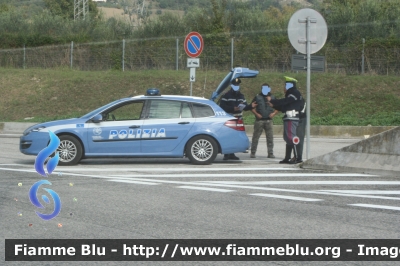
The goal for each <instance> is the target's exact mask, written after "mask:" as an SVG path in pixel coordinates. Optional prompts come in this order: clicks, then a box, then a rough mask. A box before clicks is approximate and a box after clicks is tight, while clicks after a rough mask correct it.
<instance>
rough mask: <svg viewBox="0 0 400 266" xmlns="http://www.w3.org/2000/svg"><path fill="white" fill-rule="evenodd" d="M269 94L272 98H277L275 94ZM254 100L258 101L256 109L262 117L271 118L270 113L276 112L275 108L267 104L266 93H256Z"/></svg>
mask: <svg viewBox="0 0 400 266" xmlns="http://www.w3.org/2000/svg"><path fill="white" fill-rule="evenodd" d="M268 96H271V99H275V96H274V95H271V94H270V93H269V94H268ZM252 102H257V107H256V111H257V113H259V114H260V115H261V116H262V119H267V120H270V119H271V118H270V117H269V115H270V114H271V113H273V112H274V108H272V107H271V106H269V105H268V104H267V101H266V99H265V95H264V94H262V93H260V94H258V95H256V97H254V99H253V101H252Z"/></svg>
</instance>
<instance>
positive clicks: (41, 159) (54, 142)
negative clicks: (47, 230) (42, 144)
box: [29, 131, 61, 220]
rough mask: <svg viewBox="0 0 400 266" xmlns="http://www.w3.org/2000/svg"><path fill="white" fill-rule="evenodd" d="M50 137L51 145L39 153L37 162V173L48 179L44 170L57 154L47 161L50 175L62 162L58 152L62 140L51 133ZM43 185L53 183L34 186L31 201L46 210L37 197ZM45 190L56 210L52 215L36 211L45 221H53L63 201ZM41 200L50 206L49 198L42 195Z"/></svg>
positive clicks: (41, 181)
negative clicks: (59, 162)
mask: <svg viewBox="0 0 400 266" xmlns="http://www.w3.org/2000/svg"><path fill="white" fill-rule="evenodd" d="M49 135H50V142H49V145H48V146H47V147H46V148H44V149H43V150H41V151H40V152H39V154H38V155H37V157H36V160H35V170H36V172H37V173H38V174H40V175H42V176H44V177H47V175H46V172H45V169H44V167H45V163H46V160H47V158H49V157H50V155H52V154H53V153H55V155H54V157H52V158H49V159H48V160H47V164H46V169H47V173H49V174H51V173H52V172H53V171H54V169H55V168H56V166H57V164H58V161H59V160H60V157H59V154H58V152H56V150H57V148H58V146H59V145H60V139H59V138H58V137H57V136H56V135H55V134H54V133H53V132H51V131H49ZM41 185H51V183H50V181H48V180H40V181H38V182H36V183H35V184H33V186H32V187H31V189H30V190H29V199H30V201H31V202H32V204H33V205H35V206H36V207H37V208H40V209H44V208H45V206H43V204H42V203H41V202H40V201H39V199H38V197H37V194H38V191H39V188H40V186H41ZM43 189H44V190H45V191H46V192H47V193H48V194H49V195H50V196H51V199H52V201H53V202H54V210H53V212H52V213H50V214H43V213H41V212H38V211H36V214H37V215H38V216H39V217H40V218H42V219H43V220H51V219H53V218H54V217H56V216H57V215H58V214H59V213H60V211H61V200H60V197H59V196H58V194H57V193H56V192H55V191H54V190H52V189H48V188H43ZM41 198H42V200H43V201H44V202H45V203H46V204H50V199H49V197H48V196H46V195H42V196H41Z"/></svg>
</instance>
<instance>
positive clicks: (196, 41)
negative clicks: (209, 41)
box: [183, 31, 204, 58]
mask: <svg viewBox="0 0 400 266" xmlns="http://www.w3.org/2000/svg"><path fill="white" fill-rule="evenodd" d="M183 45H184V47H185V52H186V54H187V55H188V56H189V57H192V58H194V57H198V56H199V55H200V54H201V52H202V51H203V48H204V42H203V37H201V35H200V33H198V32H195V31H192V32H191V33H189V34H188V35H187V36H186V38H185V42H184V44H183Z"/></svg>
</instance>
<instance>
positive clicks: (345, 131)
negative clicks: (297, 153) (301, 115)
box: [246, 125, 396, 138]
mask: <svg viewBox="0 0 400 266" xmlns="http://www.w3.org/2000/svg"><path fill="white" fill-rule="evenodd" d="M393 128H396V127H383V126H382V127H373V126H311V127H310V135H311V136H318V137H335V138H360V137H364V136H373V135H376V134H379V133H381V132H384V131H387V130H390V129H393ZM253 132H254V126H253V125H246V133H247V134H248V135H253ZM274 135H280V136H282V135H283V126H281V125H274Z"/></svg>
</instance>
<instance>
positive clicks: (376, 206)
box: [348, 204, 400, 211]
mask: <svg viewBox="0 0 400 266" xmlns="http://www.w3.org/2000/svg"><path fill="white" fill-rule="evenodd" d="M348 205H350V206H356V207H364V208H375V209H385V210H395V211H400V207H394V206H385V205H373V204H348Z"/></svg>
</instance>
